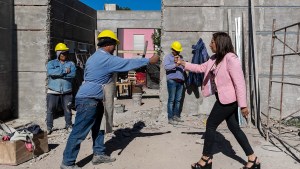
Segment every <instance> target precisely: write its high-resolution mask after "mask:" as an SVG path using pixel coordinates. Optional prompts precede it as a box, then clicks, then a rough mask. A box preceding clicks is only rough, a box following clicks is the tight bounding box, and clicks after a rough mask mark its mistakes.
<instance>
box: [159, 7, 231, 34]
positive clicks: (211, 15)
mask: <svg viewBox="0 0 300 169" xmlns="http://www.w3.org/2000/svg"><path fill="white" fill-rule="evenodd" d="M163 21H164V22H163V23H162V27H163V29H164V30H166V31H175V32H176V31H187V32H189V31H222V30H224V29H227V11H225V10H224V9H223V8H216V7H205V8H197V7H190V8H188V7H170V8H166V9H165V10H164V12H163Z"/></svg>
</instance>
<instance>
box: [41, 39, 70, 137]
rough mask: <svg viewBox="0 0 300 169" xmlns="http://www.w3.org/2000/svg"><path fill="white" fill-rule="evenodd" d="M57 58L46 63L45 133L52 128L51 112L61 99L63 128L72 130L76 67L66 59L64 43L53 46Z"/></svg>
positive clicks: (66, 48)
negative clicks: (71, 106) (63, 117)
mask: <svg viewBox="0 0 300 169" xmlns="http://www.w3.org/2000/svg"><path fill="white" fill-rule="evenodd" d="M55 52H56V56H57V59H54V60H51V61H49V62H48V64H47V75H48V91H47V117H46V121H47V133H48V134H51V132H52V128H53V112H55V111H56V110H57V107H58V103H59V101H61V104H62V108H63V110H64V116H65V121H66V125H65V128H66V129H67V130H68V131H69V132H71V130H72V113H71V109H70V105H71V104H72V80H73V79H74V78H75V74H76V67H75V64H74V63H73V62H72V61H68V54H69V48H68V47H67V46H66V44H64V43H58V44H57V45H56V46H55Z"/></svg>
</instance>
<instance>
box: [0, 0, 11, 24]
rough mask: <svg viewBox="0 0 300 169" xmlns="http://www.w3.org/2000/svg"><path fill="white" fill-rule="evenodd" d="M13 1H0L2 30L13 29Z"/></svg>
mask: <svg viewBox="0 0 300 169" xmlns="http://www.w3.org/2000/svg"><path fill="white" fill-rule="evenodd" d="M9 1H11V0H5V1H0V17H1V20H0V29H8V28H11V27H12V21H13V18H12V10H13V8H12V4H11V3H10V2H9Z"/></svg>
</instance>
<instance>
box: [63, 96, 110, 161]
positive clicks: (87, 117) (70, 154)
mask: <svg viewBox="0 0 300 169" xmlns="http://www.w3.org/2000/svg"><path fill="white" fill-rule="evenodd" d="M75 105H76V110H77V113H76V117H75V123H74V126H73V130H72V132H71V133H70V136H69V138H68V142H67V145H66V148H65V151H64V154H63V164H64V165H67V166H71V165H74V164H75V161H76V158H77V155H78V153H79V149H80V144H81V142H82V141H83V140H84V139H85V138H86V136H87V135H88V133H89V131H90V130H92V138H93V153H94V154H96V155H101V154H103V152H104V149H105V148H104V133H103V132H100V124H101V119H102V116H103V112H104V107H103V103H102V100H97V99H92V98H80V99H77V98H76V99H75ZM101 133H102V134H101Z"/></svg>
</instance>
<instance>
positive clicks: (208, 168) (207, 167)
mask: <svg viewBox="0 0 300 169" xmlns="http://www.w3.org/2000/svg"><path fill="white" fill-rule="evenodd" d="M210 159H212V157H208V159H207V160H205V159H204V158H203V157H202V158H201V160H203V161H204V162H205V165H204V166H201V165H200V164H199V163H198V162H196V163H194V166H191V167H192V169H211V168H212V162H211V163H208V161H209V160H210Z"/></svg>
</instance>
